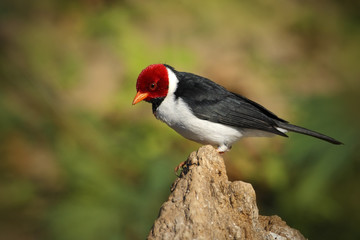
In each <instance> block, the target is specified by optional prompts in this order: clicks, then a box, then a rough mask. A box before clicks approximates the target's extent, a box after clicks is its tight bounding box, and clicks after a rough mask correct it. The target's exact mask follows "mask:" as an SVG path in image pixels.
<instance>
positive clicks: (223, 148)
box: [216, 144, 231, 154]
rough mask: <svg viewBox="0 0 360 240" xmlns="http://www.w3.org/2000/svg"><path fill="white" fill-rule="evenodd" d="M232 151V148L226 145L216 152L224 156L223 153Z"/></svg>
mask: <svg viewBox="0 0 360 240" xmlns="http://www.w3.org/2000/svg"><path fill="white" fill-rule="evenodd" d="M230 149H231V146H226V145H225V144H223V145H220V146H219V147H218V148H217V149H216V151H217V152H218V153H220V154H223V153H225V152H227V151H229V150H230Z"/></svg>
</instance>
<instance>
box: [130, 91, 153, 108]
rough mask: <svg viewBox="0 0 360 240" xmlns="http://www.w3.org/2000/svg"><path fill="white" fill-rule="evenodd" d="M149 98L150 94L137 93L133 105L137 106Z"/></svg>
mask: <svg viewBox="0 0 360 240" xmlns="http://www.w3.org/2000/svg"><path fill="white" fill-rule="evenodd" d="M148 96H149V93H142V92H137V93H136V96H135V98H134V100H133V102H132V104H133V105H135V104H137V103H138V102H141V101H142V100H144V99H145V98H147V97H148Z"/></svg>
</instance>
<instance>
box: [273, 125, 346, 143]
mask: <svg viewBox="0 0 360 240" xmlns="http://www.w3.org/2000/svg"><path fill="white" fill-rule="evenodd" d="M277 125H278V126H279V127H280V128H283V129H286V130H288V131H291V132H297V133H301V134H305V135H308V136H312V137H316V138H319V139H321V140H324V141H327V142H329V143H332V144H337V145H340V144H343V143H342V142H339V141H338V140H336V139H334V138H332V137H329V136H326V135H324V134H321V133H318V132H314V131H311V130H309V129H306V128H303V127H299V126H295V125H292V124H290V123H286V122H277Z"/></svg>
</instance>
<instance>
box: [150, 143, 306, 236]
mask: <svg viewBox="0 0 360 240" xmlns="http://www.w3.org/2000/svg"><path fill="white" fill-rule="evenodd" d="M148 239H199V240H200V239H278V240H285V239H305V238H304V237H303V236H302V235H301V233H300V232H299V231H297V230H295V229H292V228H290V227H289V226H287V225H286V223H285V222H284V221H282V220H281V218H280V217H278V216H270V217H267V216H259V211H258V208H257V206H256V196H255V191H254V189H253V188H252V186H251V184H249V183H245V182H241V181H236V182H230V181H229V180H228V177H227V175H226V170H225V164H224V160H223V158H222V157H221V156H220V155H219V154H218V153H217V152H216V151H215V149H214V148H213V147H212V146H204V147H201V148H200V149H199V150H198V151H197V152H193V153H191V155H190V156H189V158H188V160H187V162H186V165H185V166H184V170H183V173H182V174H181V176H180V177H179V178H178V179H177V180H176V181H175V182H174V184H173V187H172V189H171V194H170V196H169V199H168V201H167V202H165V203H164V204H163V205H162V206H161V209H160V213H159V217H158V219H156V220H155V223H154V226H153V227H152V229H151V231H150V233H149V236H148Z"/></svg>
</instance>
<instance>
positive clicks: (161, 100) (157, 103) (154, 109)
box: [149, 97, 165, 114]
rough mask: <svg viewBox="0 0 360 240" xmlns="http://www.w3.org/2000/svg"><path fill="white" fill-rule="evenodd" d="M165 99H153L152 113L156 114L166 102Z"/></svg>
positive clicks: (151, 101)
mask: <svg viewBox="0 0 360 240" xmlns="http://www.w3.org/2000/svg"><path fill="white" fill-rule="evenodd" d="M164 99H165V97H159V98H153V99H151V100H150V101H149V102H150V103H151V104H152V111H153V114H155V112H156V109H157V108H158V107H159V106H160V104H161V103H162V102H163V101H164Z"/></svg>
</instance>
